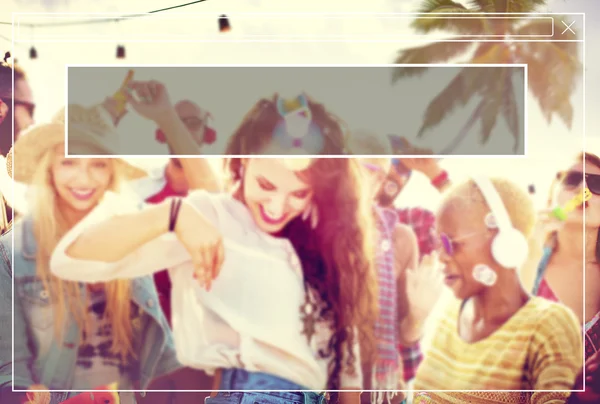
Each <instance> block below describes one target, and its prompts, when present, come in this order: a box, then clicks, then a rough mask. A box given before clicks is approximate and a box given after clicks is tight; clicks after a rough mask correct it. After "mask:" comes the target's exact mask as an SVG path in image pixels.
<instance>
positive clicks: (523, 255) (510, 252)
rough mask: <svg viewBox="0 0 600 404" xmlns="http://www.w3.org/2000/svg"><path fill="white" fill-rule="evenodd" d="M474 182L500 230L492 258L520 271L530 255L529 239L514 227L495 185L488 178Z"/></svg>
mask: <svg viewBox="0 0 600 404" xmlns="http://www.w3.org/2000/svg"><path fill="white" fill-rule="evenodd" d="M473 181H475V184H476V185H477V187H478V188H479V190H480V191H481V193H482V194H483V197H484V199H485V201H486V203H487V205H488V207H489V208H490V211H491V214H492V216H493V219H494V221H495V224H496V227H497V228H498V234H496V236H495V237H494V240H493V241H492V256H493V257H494V259H495V260H496V262H497V263H498V264H500V265H502V266H503V267H504V268H511V269H520V267H521V265H523V264H524V263H525V260H526V259H527V255H528V254H529V244H528V242H527V238H526V237H525V236H524V235H523V233H521V232H520V231H519V230H517V229H516V228H515V227H513V225H512V222H511V220H510V216H509V215H508V212H507V211H506V207H505V206H504V203H502V199H501V198H500V195H499V194H498V191H496V188H495V187H494V184H492V182H491V181H490V180H489V179H488V178H487V177H474V178H473ZM487 221H488V220H487V218H486V223H487Z"/></svg>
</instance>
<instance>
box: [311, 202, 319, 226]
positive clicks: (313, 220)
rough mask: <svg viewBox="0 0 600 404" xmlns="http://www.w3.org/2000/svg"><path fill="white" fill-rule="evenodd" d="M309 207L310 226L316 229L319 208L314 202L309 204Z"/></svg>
mask: <svg viewBox="0 0 600 404" xmlns="http://www.w3.org/2000/svg"><path fill="white" fill-rule="evenodd" d="M311 205H312V206H311V209H310V227H312V229H313V230H314V229H316V228H317V225H318V224H319V210H318V209H317V206H316V205H314V204H311Z"/></svg>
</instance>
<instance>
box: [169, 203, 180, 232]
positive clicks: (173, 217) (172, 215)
mask: <svg viewBox="0 0 600 404" xmlns="http://www.w3.org/2000/svg"><path fill="white" fill-rule="evenodd" d="M180 208H181V198H173V199H171V209H170V211H169V232H171V233H172V232H174V231H175V226H176V225H177V218H178V217H179V209H180Z"/></svg>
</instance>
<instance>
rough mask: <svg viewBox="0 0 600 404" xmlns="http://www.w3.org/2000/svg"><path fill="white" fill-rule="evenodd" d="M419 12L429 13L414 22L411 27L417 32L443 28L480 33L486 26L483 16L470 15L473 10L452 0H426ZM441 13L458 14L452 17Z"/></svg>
mask: <svg viewBox="0 0 600 404" xmlns="http://www.w3.org/2000/svg"><path fill="white" fill-rule="evenodd" d="M475 11H477V10H475ZM418 12H419V13H422V14H429V15H425V16H420V17H417V18H415V20H414V21H413V22H412V24H411V27H412V28H414V29H415V30H416V31H417V32H422V33H428V32H432V31H435V30H443V31H450V32H455V33H459V34H463V35H478V34H481V32H482V31H483V29H484V27H485V25H484V17H483V16H481V17H480V16H477V15H475V14H473V15H468V14H469V13H472V10H469V9H468V8H466V7H465V6H463V5H462V4H460V3H457V2H454V1H452V0H426V1H425V2H423V5H422V6H421V8H420V9H419V10H418ZM440 13H456V14H458V15H457V17H452V16H448V15H442V14H440Z"/></svg>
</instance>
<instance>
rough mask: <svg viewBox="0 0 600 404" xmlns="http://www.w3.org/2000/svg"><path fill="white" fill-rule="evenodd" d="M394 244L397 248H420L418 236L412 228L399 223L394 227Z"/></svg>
mask: <svg viewBox="0 0 600 404" xmlns="http://www.w3.org/2000/svg"><path fill="white" fill-rule="evenodd" d="M394 243H395V244H396V246H399V245H400V244H402V245H409V246H413V245H414V246H418V243H417V235H416V234H415V232H414V231H413V229H412V227H410V226H408V225H406V224H404V223H397V224H396V226H395V227H394Z"/></svg>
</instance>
